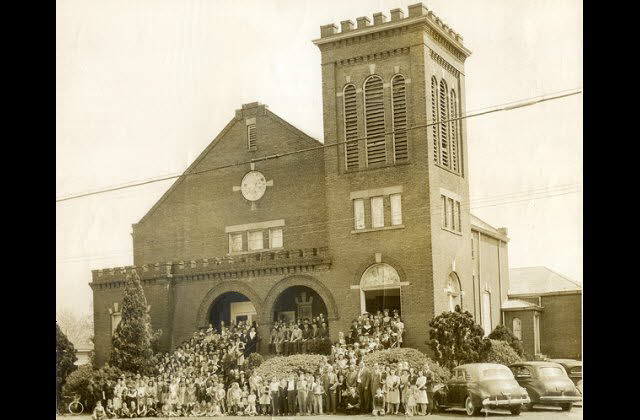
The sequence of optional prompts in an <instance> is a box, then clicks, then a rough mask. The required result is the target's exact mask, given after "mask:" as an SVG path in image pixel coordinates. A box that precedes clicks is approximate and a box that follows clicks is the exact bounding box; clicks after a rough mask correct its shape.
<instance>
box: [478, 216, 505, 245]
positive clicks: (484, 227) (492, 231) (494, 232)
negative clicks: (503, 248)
mask: <svg viewBox="0 0 640 420" xmlns="http://www.w3.org/2000/svg"><path fill="white" fill-rule="evenodd" d="M471 229H472V230H478V231H480V232H482V233H485V234H489V235H490V236H493V237H496V238H498V239H501V240H503V241H508V240H509V238H507V235H506V234H505V232H504V231H501V230H500V229H496V228H494V227H493V226H491V225H490V224H489V223H487V222H485V221H484V220H482V219H480V218H479V217H478V216H475V215H473V214H471Z"/></svg>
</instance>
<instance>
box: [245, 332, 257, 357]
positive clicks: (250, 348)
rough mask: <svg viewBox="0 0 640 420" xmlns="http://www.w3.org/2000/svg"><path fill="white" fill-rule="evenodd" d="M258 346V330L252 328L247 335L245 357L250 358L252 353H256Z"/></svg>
mask: <svg viewBox="0 0 640 420" xmlns="http://www.w3.org/2000/svg"><path fill="white" fill-rule="evenodd" d="M257 346H258V333H257V332H256V329H255V328H253V327H251V329H250V330H249V334H247V345H246V346H245V347H244V357H249V355H250V354H251V353H255V351H256V348H257Z"/></svg>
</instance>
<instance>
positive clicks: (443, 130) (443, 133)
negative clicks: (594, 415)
mask: <svg viewBox="0 0 640 420" xmlns="http://www.w3.org/2000/svg"><path fill="white" fill-rule="evenodd" d="M448 93H449V92H448V90H447V82H445V81H444V79H442V80H440V89H439V98H438V111H439V115H438V119H439V121H440V124H439V126H440V163H441V164H442V165H443V166H445V167H447V168H450V167H451V160H450V156H449V123H448V122H447V119H448V118H447V117H448V116H449V112H447V111H448V110H447V108H448V105H449V104H448V100H447V94H448Z"/></svg>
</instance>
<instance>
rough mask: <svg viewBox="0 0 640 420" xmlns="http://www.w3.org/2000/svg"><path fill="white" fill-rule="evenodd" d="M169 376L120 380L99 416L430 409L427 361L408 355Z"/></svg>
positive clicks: (406, 412) (413, 412)
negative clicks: (343, 364)
mask: <svg viewBox="0 0 640 420" xmlns="http://www.w3.org/2000/svg"><path fill="white" fill-rule="evenodd" d="M334 362H335V361H334ZM170 378H171V379H170V380H169V385H168V387H167V386H166V384H165V383H163V381H162V378H160V381H157V380H154V379H152V378H145V377H140V376H139V375H137V376H136V377H134V378H128V380H126V378H125V379H123V378H120V379H118V381H117V383H116V385H115V387H114V390H113V396H112V398H107V399H106V404H105V405H103V403H102V401H98V402H97V404H96V408H95V409H94V413H93V418H94V419H106V418H134V417H204V416H209V417H211V416H214V417H215V416H227V415H230V416H241V415H244V416H258V415H262V416H283V415H286V416H295V415H297V416H304V415H321V414H337V413H338V411H339V412H341V413H345V414H347V415H354V414H369V413H372V414H373V415H376V416H384V415H399V414H402V415H408V416H414V415H427V414H430V413H431V407H430V405H429V401H430V400H431V396H430V394H431V379H430V378H431V372H430V371H429V367H428V365H425V366H424V368H422V369H418V370H417V371H416V370H415V369H414V368H410V367H409V366H408V363H407V362H403V361H400V362H398V363H397V364H384V365H382V364H377V363H376V364H375V365H374V366H373V367H372V368H368V367H366V366H365V364H364V362H362V361H360V364H359V365H358V366H357V367H356V366H355V365H349V367H348V369H346V370H342V369H339V368H338V369H337V372H336V369H335V364H332V363H331V359H330V358H329V357H326V358H325V361H324V362H323V363H322V365H320V366H319V367H318V369H317V371H316V372H315V374H306V373H304V372H300V373H299V374H297V375H294V374H289V375H274V376H272V377H269V378H261V377H260V376H258V375H257V374H255V373H254V374H252V375H251V376H250V377H249V378H248V380H247V381H246V382H242V381H234V382H232V383H231V385H230V386H228V387H225V385H224V380H222V378H219V377H217V376H216V375H214V376H212V377H208V378H207V379H204V377H202V376H196V377H195V378H192V377H186V378H184V377H181V376H173V375H170ZM147 381H148V382H147ZM145 383H146V384H147V385H146V386H145V385H144V384H145ZM110 396H111V395H110Z"/></svg>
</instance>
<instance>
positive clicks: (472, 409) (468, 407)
mask: <svg viewBox="0 0 640 420" xmlns="http://www.w3.org/2000/svg"><path fill="white" fill-rule="evenodd" d="M464 409H465V411H466V412H467V415H468V416H477V415H478V414H480V410H482V407H476V406H475V405H473V398H471V395H469V396H468V397H467V399H466V400H465V401H464Z"/></svg>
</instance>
